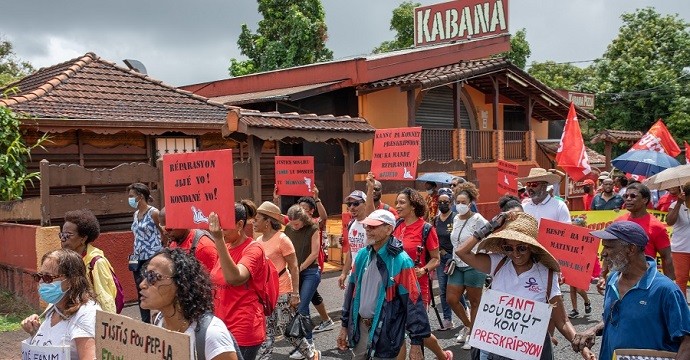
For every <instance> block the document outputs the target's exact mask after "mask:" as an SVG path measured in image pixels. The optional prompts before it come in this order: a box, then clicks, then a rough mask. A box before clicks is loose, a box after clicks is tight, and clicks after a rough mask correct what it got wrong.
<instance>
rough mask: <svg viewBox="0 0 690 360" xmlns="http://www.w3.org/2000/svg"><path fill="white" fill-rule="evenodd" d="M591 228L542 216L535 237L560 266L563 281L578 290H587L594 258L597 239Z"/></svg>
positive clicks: (597, 244)
mask: <svg viewBox="0 0 690 360" xmlns="http://www.w3.org/2000/svg"><path fill="white" fill-rule="evenodd" d="M590 231H592V230H590V229H588V228H586V227H581V226H575V225H570V224H564V223H561V222H558V221H554V220H550V219H541V222H540V223H539V236H538V237H537V239H538V240H539V242H540V243H541V244H542V245H544V247H545V248H546V250H548V251H549V253H551V255H553V256H554V257H555V258H556V260H558V264H559V265H560V266H561V273H562V274H563V277H564V278H565V283H566V284H568V285H571V286H574V287H576V288H578V289H585V290H587V289H589V285H590V283H591V281H592V269H593V268H594V262H595V261H598V260H597V249H598V248H599V239H597V238H595V237H594V236H592V235H590Z"/></svg>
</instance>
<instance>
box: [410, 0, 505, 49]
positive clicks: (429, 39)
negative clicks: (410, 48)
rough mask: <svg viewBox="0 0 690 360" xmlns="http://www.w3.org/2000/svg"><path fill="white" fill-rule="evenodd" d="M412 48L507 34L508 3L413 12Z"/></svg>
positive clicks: (474, 2) (493, 0)
mask: <svg viewBox="0 0 690 360" xmlns="http://www.w3.org/2000/svg"><path fill="white" fill-rule="evenodd" d="M414 33H415V36H414V44H415V46H420V45H429V44H437V43H443V42H451V41H459V40H470V39H477V38H481V37H485V36H489V35H498V34H505V33H508V0H490V1H481V0H470V1H457V0H456V1H449V2H446V3H441V4H434V5H429V6H420V7H418V8H415V10H414Z"/></svg>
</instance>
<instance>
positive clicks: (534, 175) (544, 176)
mask: <svg viewBox="0 0 690 360" xmlns="http://www.w3.org/2000/svg"><path fill="white" fill-rule="evenodd" d="M517 181H519V182H521V183H523V184H524V183H528V182H538V181H545V182H547V183H549V184H556V183H559V182H560V181H561V177H560V176H558V175H557V174H554V173H553V172H551V171H548V170H546V169H542V168H531V169H530V170H529V175H527V177H523V178H518V179H517Z"/></svg>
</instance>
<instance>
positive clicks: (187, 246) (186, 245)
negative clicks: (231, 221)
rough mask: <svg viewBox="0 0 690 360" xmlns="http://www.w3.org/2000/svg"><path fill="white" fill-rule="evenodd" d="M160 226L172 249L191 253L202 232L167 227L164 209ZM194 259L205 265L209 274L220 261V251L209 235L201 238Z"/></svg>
mask: <svg viewBox="0 0 690 360" xmlns="http://www.w3.org/2000/svg"><path fill="white" fill-rule="evenodd" d="M158 224H159V225H160V227H161V230H162V233H163V236H164V237H165V238H166V239H167V240H168V241H169V245H168V246H169V247H170V248H171V249H174V248H180V249H184V250H188V251H191V249H192V243H193V241H194V236H195V234H197V232H198V231H202V230H199V229H192V230H190V229H170V228H168V227H166V226H165V224H166V222H165V208H162V209H161V210H160V212H159V214H158ZM194 257H196V258H197V260H199V262H200V263H201V264H202V265H204V268H206V271H208V272H210V271H211V269H213V266H214V265H216V262H217V261H218V250H216V245H215V243H214V242H213V240H211V238H210V237H208V233H206V234H203V235H201V237H200V238H199V242H198V243H197V245H196V250H195V251H194Z"/></svg>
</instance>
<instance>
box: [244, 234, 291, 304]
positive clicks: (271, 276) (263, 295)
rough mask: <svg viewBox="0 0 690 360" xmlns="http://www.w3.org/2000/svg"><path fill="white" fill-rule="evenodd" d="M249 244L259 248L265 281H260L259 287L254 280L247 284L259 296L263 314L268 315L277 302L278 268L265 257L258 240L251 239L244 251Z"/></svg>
mask: <svg viewBox="0 0 690 360" xmlns="http://www.w3.org/2000/svg"><path fill="white" fill-rule="evenodd" d="M250 246H258V247H259V248H261V254H262V255H263V258H264V273H265V274H266V275H265V276H266V277H265V281H262V282H261V284H263V286H262V287H261V288H259V287H258V286H256V285H255V282H253V281H251V282H250V283H249V286H250V287H253V288H254V291H256V295H257V296H258V298H259V303H261V306H262V307H263V309H264V315H266V316H270V315H271V314H273V311H274V310H275V309H276V305H277V304H278V295H279V289H278V287H279V285H278V277H279V275H278V270H276V267H275V265H273V262H272V261H271V260H269V259H268V258H267V257H266V255H265V253H264V249H263V248H262V247H261V245H259V243H258V242H256V241H252V243H251V244H249V245H248V246H247V247H246V248H245V249H244V251H247V249H249V247H250ZM283 272H284V271H281V274H282V273H283Z"/></svg>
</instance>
